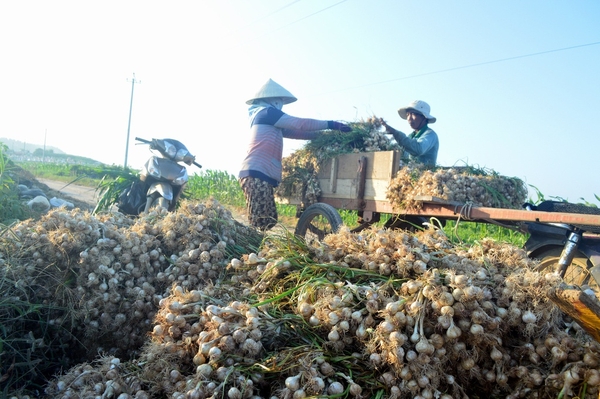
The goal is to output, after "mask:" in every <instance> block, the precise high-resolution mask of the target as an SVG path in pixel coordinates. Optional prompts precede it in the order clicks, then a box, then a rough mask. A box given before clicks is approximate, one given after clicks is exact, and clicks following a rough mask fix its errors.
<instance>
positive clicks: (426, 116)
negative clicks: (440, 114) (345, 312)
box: [383, 100, 440, 165]
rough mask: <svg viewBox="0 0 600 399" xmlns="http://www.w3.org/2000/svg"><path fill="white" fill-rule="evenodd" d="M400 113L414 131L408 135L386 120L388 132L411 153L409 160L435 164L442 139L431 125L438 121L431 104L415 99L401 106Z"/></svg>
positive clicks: (385, 124) (384, 124)
mask: <svg viewBox="0 0 600 399" xmlns="http://www.w3.org/2000/svg"><path fill="white" fill-rule="evenodd" d="M398 115H400V117H401V118H402V119H405V120H406V121H407V122H408V124H409V125H410V127H411V128H412V129H413V132H412V133H410V134H408V135H406V134H405V133H402V132H401V131H399V130H396V129H394V128H393V127H391V126H390V125H388V124H387V123H385V122H384V123H383V126H384V127H385V130H386V133H388V134H391V135H393V136H394V139H395V140H396V141H397V142H398V144H400V145H401V146H402V147H403V148H404V150H405V151H406V152H407V153H408V154H409V160H416V161H418V162H422V163H424V164H427V165H435V164H436V162H437V155H438V150H439V148H440V141H439V139H438V136H437V134H436V133H435V132H434V131H433V130H432V129H431V128H430V127H429V124H430V123H435V121H436V118H435V117H434V116H432V115H431V108H430V107H429V104H427V103H426V102H425V101H421V100H415V101H413V102H411V103H410V104H408V105H407V106H406V107H402V108H400V109H399V110H398Z"/></svg>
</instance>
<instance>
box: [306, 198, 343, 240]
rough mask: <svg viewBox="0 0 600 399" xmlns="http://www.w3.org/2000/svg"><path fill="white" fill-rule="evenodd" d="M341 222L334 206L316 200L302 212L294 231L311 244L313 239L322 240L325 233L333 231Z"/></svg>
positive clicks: (336, 229)
mask: <svg viewBox="0 0 600 399" xmlns="http://www.w3.org/2000/svg"><path fill="white" fill-rule="evenodd" d="M342 224H344V222H343V221H342V217H341V216H340V214H339V213H338V211H337V210H336V209H335V208H334V207H332V206H331V205H329V204H325V203H322V202H317V203H316V204H312V205H310V206H309V207H308V208H306V209H305V210H304V212H302V214H301V215H300V219H298V223H297V224H296V231H295V232H294V233H295V234H296V235H297V236H299V237H302V238H304V240H305V241H306V242H307V243H308V244H311V243H312V242H314V241H315V240H322V239H323V238H324V237H325V236H326V235H327V234H330V233H335V232H336V231H338V229H339V228H340V227H341V226H342Z"/></svg>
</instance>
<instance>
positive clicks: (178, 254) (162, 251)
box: [0, 201, 262, 385]
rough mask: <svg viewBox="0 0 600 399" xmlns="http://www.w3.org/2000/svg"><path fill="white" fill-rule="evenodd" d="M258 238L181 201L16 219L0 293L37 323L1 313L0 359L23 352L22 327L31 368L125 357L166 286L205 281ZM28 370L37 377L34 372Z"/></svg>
mask: <svg viewBox="0 0 600 399" xmlns="http://www.w3.org/2000/svg"><path fill="white" fill-rule="evenodd" d="M261 240H262V235H260V234H259V233H258V232H256V231H255V230H253V229H251V228H249V227H246V226H243V225H241V224H239V223H238V222H236V221H235V220H234V219H233V217H232V216H231V213H230V212H229V211H228V210H227V209H226V208H224V207H223V206H222V205H220V204H219V203H218V202H216V201H209V202H206V203H196V202H191V201H183V202H182V203H181V206H180V208H179V209H178V211H177V212H172V213H169V212H166V211H164V210H161V211H153V212H150V213H148V214H145V215H143V216H140V217H139V218H136V219H132V218H129V217H126V216H124V215H123V214H121V213H118V212H114V213H105V214H98V215H92V214H90V213H89V212H87V211H82V210H80V209H73V210H71V211H69V210H66V209H64V208H57V209H54V210H52V211H50V212H48V213H47V214H46V215H44V216H43V217H42V218H41V219H40V220H37V221H36V220H33V219H30V220H27V221H23V222H21V223H19V224H17V225H15V226H13V227H11V229H10V230H7V231H6V234H4V235H2V236H1V237H0V263H1V264H2V269H1V276H0V280H1V281H3V282H4V283H8V281H14V283H11V284H5V286H4V289H3V295H2V297H3V298H4V299H10V301H11V302H13V303H17V302H18V303H23V304H30V305H28V308H37V311H36V312H37V313H39V314H42V312H43V314H44V318H43V322H42V323H31V322H29V321H28V318H27V317H20V316H19V315H18V314H15V315H11V314H6V315H5V314H4V312H2V316H3V318H2V321H1V322H2V325H3V326H4V328H5V331H6V332H7V335H6V336H5V337H4V342H5V343H6V345H5V346H4V348H5V350H4V353H3V354H4V355H5V356H6V358H7V359H8V358H12V356H13V354H12V353H11V351H13V350H14V351H20V350H21V347H23V345H22V344H18V343H15V344H12V342H11V340H12V337H13V336H14V334H17V333H18V332H19V331H21V330H25V332H26V333H28V334H29V335H28V336H30V337H31V339H30V340H31V342H32V343H34V344H32V345H33V346H31V347H30V348H27V350H28V351H29V354H27V355H26V354H22V356H23V357H28V358H29V359H31V360H32V362H31V364H32V365H35V364H36V362H37V361H40V362H41V363H40V364H42V365H44V367H48V368H51V367H52V366H53V365H54V367H56V365H57V364H59V365H61V367H64V366H71V365H73V364H76V363H79V362H81V361H89V360H92V359H94V358H95V357H96V356H97V355H98V353H103V354H110V355H115V356H120V357H123V358H129V357H130V356H133V355H134V354H137V353H139V349H140V347H142V346H143V345H144V343H145V342H146V341H147V334H148V333H149V332H150V331H151V330H152V326H153V322H154V319H155V317H156V314H157V311H158V309H159V305H160V301H161V300H162V299H163V298H165V297H168V296H169V295H170V290H171V288H172V286H173V285H174V284H178V285H179V286H181V287H183V288H185V289H191V288H196V287H198V286H203V285H206V284H213V283H214V282H216V281H217V280H218V279H219V278H220V276H221V275H222V274H223V272H224V269H225V267H226V266H227V263H228V260H229V258H230V257H231V250H232V248H238V249H239V248H240V245H241V243H245V242H249V241H254V243H255V244H256V246H258V244H259V243H260V241H261ZM246 251H247V250H244V252H246ZM235 253H237V251H235ZM14 308H15V309H16V306H14ZM2 309H3V310H8V309H9V307H4V308H2ZM13 313H14V312H13ZM28 339H29V338H28ZM18 341H21V340H18ZM20 355H21V354H20V353H19V354H18V355H17V356H20ZM38 357H39V360H38ZM17 358H18V357H17ZM33 360H35V362H34V361H33ZM28 364H29V363H23V366H22V367H23V368H24V369H27V367H29V366H28ZM9 366H10V363H8V362H7V363H6V364H5V365H4V367H3V368H2V369H1V370H0V371H1V372H3V373H4V372H7V371H8V370H9V369H8V367H9ZM36 369H38V371H36ZM54 371H56V370H54ZM20 372H21V371H19V373H20ZM27 372H33V373H34V374H36V375H37V376H38V377H39V375H40V373H39V367H37V368H36V367H32V369H31V370H29V369H27V370H25V371H23V373H25V374H26V373H27ZM15 375H18V373H15ZM20 385H22V384H20Z"/></svg>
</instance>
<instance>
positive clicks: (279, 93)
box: [246, 79, 297, 104]
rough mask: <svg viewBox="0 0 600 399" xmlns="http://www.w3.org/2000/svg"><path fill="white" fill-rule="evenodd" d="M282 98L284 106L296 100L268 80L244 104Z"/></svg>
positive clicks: (279, 86)
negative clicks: (264, 99) (263, 99)
mask: <svg viewBox="0 0 600 399" xmlns="http://www.w3.org/2000/svg"><path fill="white" fill-rule="evenodd" d="M277 97H279V98H282V99H283V103H284V104H289V103H293V102H294V101H296V100H297V98H296V97H294V96H293V95H292V93H290V92H289V91H287V90H286V89H284V88H283V87H282V86H281V85H280V84H279V83H276V82H275V81H273V79H269V80H268V81H267V83H265V84H264V85H263V86H262V87H261V88H260V89H259V90H258V91H257V92H256V94H255V95H254V97H252V98H251V99H250V100H248V101H246V104H252V103H253V102H254V100H260V99H262V98H277Z"/></svg>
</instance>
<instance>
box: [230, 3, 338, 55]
mask: <svg viewBox="0 0 600 399" xmlns="http://www.w3.org/2000/svg"><path fill="white" fill-rule="evenodd" d="M299 1H300V0H296V1H294V2H293V3H290V4H288V5H286V6H284V7H281V8H279V9H277V10H275V11H273V12H271V13H269V14H267V15H265V16H263V17H261V18H259V19H258V20H256V21H254V22H252V23H250V24H249V25H252V24H254V23H255V22H257V21H260V20H263V19H265V18H267V17H269V16H271V15H273V14H276V13H278V12H279V11H281V10H283V9H285V8H287V7H289V6H291V5H293V4H295V3H298V2H299ZM346 1H348V0H341V1H338V2H337V3H335V4H332V5H330V6H328V7H325V8H322V9H320V10H319V11H315V12H313V13H312V14H308V15H306V16H304V17H302V18H300V19H297V20H295V21H292V22H290V23H288V24H286V25H283V26H280V27H279V28H275V29H272V30H270V31H268V32H264V33H261V34H259V35H257V36H254V37H252V38H251V39H248V40H246V42H248V41H251V40H254V39H256V38H257V37H261V36H265V35H268V34H271V33H273V32H277V31H280V30H282V29H285V28H287V27H289V26H292V25H294V24H297V23H298V22H300V21H304V20H305V19H308V18H310V17H313V16H315V15H317V14H320V13H322V12H323V11H327V10H329V9H331V8H333V7H336V6H339V5H340V4H342V3H344V2H346ZM249 25H247V26H249ZM238 44H241V43H238Z"/></svg>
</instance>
